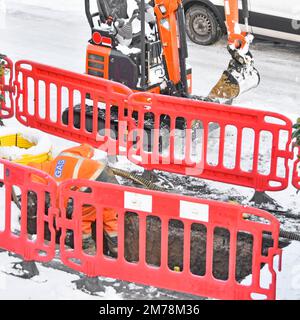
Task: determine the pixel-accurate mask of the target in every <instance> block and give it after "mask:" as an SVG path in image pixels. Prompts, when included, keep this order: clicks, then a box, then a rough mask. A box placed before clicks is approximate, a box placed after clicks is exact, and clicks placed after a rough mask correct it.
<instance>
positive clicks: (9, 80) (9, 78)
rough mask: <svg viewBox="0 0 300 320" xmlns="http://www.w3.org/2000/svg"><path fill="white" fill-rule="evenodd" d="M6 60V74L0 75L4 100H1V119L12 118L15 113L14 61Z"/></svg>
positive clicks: (5, 58)
mask: <svg viewBox="0 0 300 320" xmlns="http://www.w3.org/2000/svg"><path fill="white" fill-rule="evenodd" d="M3 61H4V74H3V75H2V76H0V95H2V96H3V98H4V100H0V119H1V118H2V119H7V118H11V117H12V116H13V115H14V97H13V91H14V89H13V76H14V74H13V62H12V61H11V60H10V59H9V58H7V57H4V58H3Z"/></svg>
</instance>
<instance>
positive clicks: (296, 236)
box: [279, 230, 300, 241]
mask: <svg viewBox="0 0 300 320" xmlns="http://www.w3.org/2000/svg"><path fill="white" fill-rule="evenodd" d="M279 236H280V237H281V238H284V239H288V240H292V241H300V234H297V233H294V232H289V231H285V230H280V233H279Z"/></svg>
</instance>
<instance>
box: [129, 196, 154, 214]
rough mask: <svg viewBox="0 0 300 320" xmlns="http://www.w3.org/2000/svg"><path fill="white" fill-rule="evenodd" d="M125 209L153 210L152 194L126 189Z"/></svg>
mask: <svg viewBox="0 0 300 320" xmlns="http://www.w3.org/2000/svg"><path fill="white" fill-rule="evenodd" d="M124 206H125V209H129V210H138V211H144V212H149V213H151V212H152V196H147V195H144V194H139V193H132V192H127V191H125V199H124Z"/></svg>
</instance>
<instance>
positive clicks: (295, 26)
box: [183, 0, 300, 45]
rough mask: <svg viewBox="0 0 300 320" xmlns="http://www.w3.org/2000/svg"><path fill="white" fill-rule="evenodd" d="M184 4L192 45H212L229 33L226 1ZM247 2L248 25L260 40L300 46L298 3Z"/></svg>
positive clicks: (199, 0)
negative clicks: (287, 42)
mask: <svg viewBox="0 0 300 320" xmlns="http://www.w3.org/2000/svg"><path fill="white" fill-rule="evenodd" d="M239 2H240V6H241V1H239ZM183 3H184V8H185V12H186V27H187V34H188V36H189V38H190V39H191V40H192V41H193V42H195V43H198V44H201V45H210V44H213V43H215V42H217V41H218V40H219V39H220V37H221V36H222V35H223V34H224V33H226V27H225V23H224V20H225V14H224V0H184V1H183ZM248 3H249V11H250V18H249V24H250V26H251V31H252V33H253V34H254V35H256V37H257V38H260V37H264V38H269V39H271V40H276V41H291V42H295V43H300V1H299V0H285V1H282V0H248ZM240 13H241V15H240V16H241V20H240V23H241V24H243V22H244V21H243V17H242V12H241V11H240Z"/></svg>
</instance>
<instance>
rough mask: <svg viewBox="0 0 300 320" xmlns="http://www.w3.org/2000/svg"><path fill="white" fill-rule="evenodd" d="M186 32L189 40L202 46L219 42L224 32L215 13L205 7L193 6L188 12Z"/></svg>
mask: <svg viewBox="0 0 300 320" xmlns="http://www.w3.org/2000/svg"><path fill="white" fill-rule="evenodd" d="M185 16H186V31H187V34H188V36H189V38H190V39H191V40H192V41H193V42H195V43H197V44H200V45H204V46H208V45H211V44H214V43H215V42H217V41H218V40H219V39H220V37H221V35H222V30H221V27H220V24H219V22H218V19H217V17H216V16H215V15H214V13H213V12H212V11H211V10H210V9H209V8H207V7H206V6H204V5H193V6H192V7H190V8H189V9H188V10H187V12H186V15H185Z"/></svg>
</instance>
